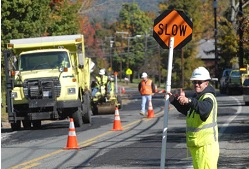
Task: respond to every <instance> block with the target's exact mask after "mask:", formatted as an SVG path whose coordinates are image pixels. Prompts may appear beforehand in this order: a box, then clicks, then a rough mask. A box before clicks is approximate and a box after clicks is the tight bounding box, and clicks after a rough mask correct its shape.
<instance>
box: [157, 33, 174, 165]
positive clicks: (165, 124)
mask: <svg viewBox="0 0 249 169" xmlns="http://www.w3.org/2000/svg"><path fill="white" fill-rule="evenodd" d="M173 52H174V37H170V41H169V57H168V74H167V84H166V99H165V106H164V118H163V119H164V120H163V137H162V149H161V163H160V169H165V159H166V142H167V130H168V114H169V95H168V94H167V93H168V92H170V91H171V75H172V63H173Z"/></svg>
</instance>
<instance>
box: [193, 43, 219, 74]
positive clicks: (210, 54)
mask: <svg viewBox="0 0 249 169" xmlns="http://www.w3.org/2000/svg"><path fill="white" fill-rule="evenodd" d="M214 50H215V46H214V39H209V40H206V39H201V40H200V41H199V50H198V51H199V52H198V54H197V56H196V57H197V58H200V59H201V60H202V61H203V62H204V64H205V67H206V68H207V69H208V70H209V72H210V75H211V77H215V54H214ZM219 60H220V58H219V57H218V60H217V63H219Z"/></svg>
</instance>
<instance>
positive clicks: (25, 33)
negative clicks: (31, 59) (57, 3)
mask: <svg viewBox="0 0 249 169" xmlns="http://www.w3.org/2000/svg"><path fill="white" fill-rule="evenodd" d="M49 2H50V0H46V1H45V0H44V1H32V0H22V1H19V0H13V1H8V0H2V1H1V5H2V6H1V8H2V9H1V21H2V26H1V31H2V33H1V47H2V49H5V48H6V44H7V43H8V41H9V40H10V39H17V38H29V37H36V36H42V35H44V33H45V30H46V27H44V23H46V22H47V20H49V19H48V11H50V9H49V5H48V4H49Z"/></svg>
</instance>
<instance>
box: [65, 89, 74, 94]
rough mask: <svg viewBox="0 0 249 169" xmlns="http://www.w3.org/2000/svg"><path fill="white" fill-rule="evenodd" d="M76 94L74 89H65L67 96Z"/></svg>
mask: <svg viewBox="0 0 249 169" xmlns="http://www.w3.org/2000/svg"><path fill="white" fill-rule="evenodd" d="M75 93H76V89H75V88H68V89H67V94H75Z"/></svg>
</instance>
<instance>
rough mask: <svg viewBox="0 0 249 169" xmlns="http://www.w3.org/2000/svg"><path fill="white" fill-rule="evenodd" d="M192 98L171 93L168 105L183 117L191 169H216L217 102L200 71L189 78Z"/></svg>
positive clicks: (211, 88)
mask: <svg viewBox="0 0 249 169" xmlns="http://www.w3.org/2000/svg"><path fill="white" fill-rule="evenodd" d="M190 80H191V81H192V84H193V88H194V91H195V94H194V95H193V96H192V97H186V96H185V93H184V92H183V91H182V92H181V93H180V95H173V94H172V93H171V92H170V93H168V94H169V95H170V97H169V101H170V102H171V104H173V105H174V106H175V107H176V109H177V110H178V111H179V112H180V113H182V114H184V115H186V142H187V147H188V149H189V151H190V154H191V156H192V162H193V166H194V169H217V163H218V158H219V142H218V126H217V107H218V105H217V100H216V98H215V89H214V88H213V87H212V86H211V85H210V84H209V82H210V80H211V78H210V74H209V72H208V70H207V69H206V68H204V67H198V68H196V69H195V70H194V71H193V73H192V76H191V78H190Z"/></svg>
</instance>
